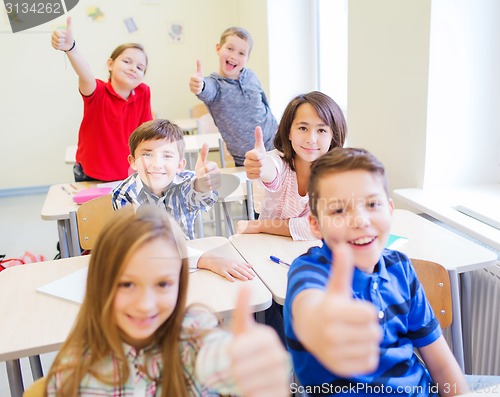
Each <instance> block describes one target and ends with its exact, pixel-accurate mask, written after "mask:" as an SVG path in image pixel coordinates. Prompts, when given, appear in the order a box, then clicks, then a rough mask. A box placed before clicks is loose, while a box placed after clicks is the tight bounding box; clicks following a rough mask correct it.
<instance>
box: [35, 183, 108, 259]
mask: <svg viewBox="0 0 500 397" xmlns="http://www.w3.org/2000/svg"><path fill="white" fill-rule="evenodd" d="M97 184H98V183H97V182H72V183H61V184H57V185H52V186H51V187H50V188H49V191H48V193H47V196H46V197H45V201H44V203H43V207H42V212H41V216H42V219H43V220H46V221H57V233H58V236H59V250H60V252H61V257H62V258H68V257H70V256H76V255H79V254H80V253H79V252H75V249H74V247H75V244H74V241H73V240H74V238H73V234H72V233H71V224H70V216H69V214H70V213H71V212H74V211H76V210H77V208H78V204H76V203H75V202H74V201H73V195H74V194H75V193H76V192H78V191H81V190H83V189H87V188H88V187H96V186H97Z"/></svg>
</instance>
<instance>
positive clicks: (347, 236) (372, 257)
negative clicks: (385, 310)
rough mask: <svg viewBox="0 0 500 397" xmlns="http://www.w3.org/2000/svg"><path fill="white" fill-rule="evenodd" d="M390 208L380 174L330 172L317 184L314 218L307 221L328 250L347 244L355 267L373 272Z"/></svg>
mask: <svg viewBox="0 0 500 397" xmlns="http://www.w3.org/2000/svg"><path fill="white" fill-rule="evenodd" d="M393 209H394V207H393V204H392V201H391V200H390V199H389V198H388V197H387V193H386V191H385V189H384V184H383V181H382V177H381V176H380V175H377V174H374V173H371V172H369V171H366V170H353V171H341V172H333V173H330V174H326V175H324V176H323V177H322V179H321V180H319V181H318V199H317V203H316V210H317V216H314V215H311V216H310V218H309V220H310V223H311V228H312V229H313V230H314V231H315V232H317V233H319V234H320V235H321V236H322V238H323V239H324V240H325V243H326V244H327V245H328V246H329V247H330V248H332V247H333V246H335V244H348V245H349V246H350V247H351V249H352V253H353V256H354V260H355V264H356V266H357V267H358V268H359V269H360V270H362V271H364V272H366V273H373V269H374V267H375V265H376V264H377V263H378V261H379V259H380V255H381V253H382V250H383V249H384V247H385V244H386V242H387V239H388V238H389V233H390V228H391V220H392V213H393Z"/></svg>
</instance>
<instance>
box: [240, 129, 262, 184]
mask: <svg viewBox="0 0 500 397" xmlns="http://www.w3.org/2000/svg"><path fill="white" fill-rule="evenodd" d="M265 159H266V147H265V145H264V138H263V136H262V128H260V127H255V147H254V148H253V149H252V150H250V151H248V152H246V154H245V162H244V163H243V165H244V166H245V171H246V173H247V177H248V179H259V178H261V177H262V174H263V169H264V160H265Z"/></svg>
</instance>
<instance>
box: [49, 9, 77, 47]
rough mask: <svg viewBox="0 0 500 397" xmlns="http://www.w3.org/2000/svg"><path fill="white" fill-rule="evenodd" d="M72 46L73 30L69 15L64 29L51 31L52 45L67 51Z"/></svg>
mask: <svg viewBox="0 0 500 397" xmlns="http://www.w3.org/2000/svg"><path fill="white" fill-rule="evenodd" d="M72 46H73V31H72V29H71V17H68V19H67V20H66V30H54V32H52V47H54V48H55V49H56V50H60V51H68V50H69V49H70V48H71V47H72Z"/></svg>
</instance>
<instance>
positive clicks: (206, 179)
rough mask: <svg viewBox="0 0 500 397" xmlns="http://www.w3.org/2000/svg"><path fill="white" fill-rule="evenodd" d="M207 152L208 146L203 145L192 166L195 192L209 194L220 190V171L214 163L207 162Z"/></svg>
mask: <svg viewBox="0 0 500 397" xmlns="http://www.w3.org/2000/svg"><path fill="white" fill-rule="evenodd" d="M208 150H209V148H208V144H206V143H204V144H203V146H202V148H201V150H200V155H199V156H198V160H196V165H195V166H194V170H195V172H196V180H195V182H194V190H196V191H197V192H202V193H203V192H209V191H212V190H217V189H219V188H220V184H221V175H220V169H219V166H218V165H217V163H216V162H215V161H208V160H207V157H208Z"/></svg>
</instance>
